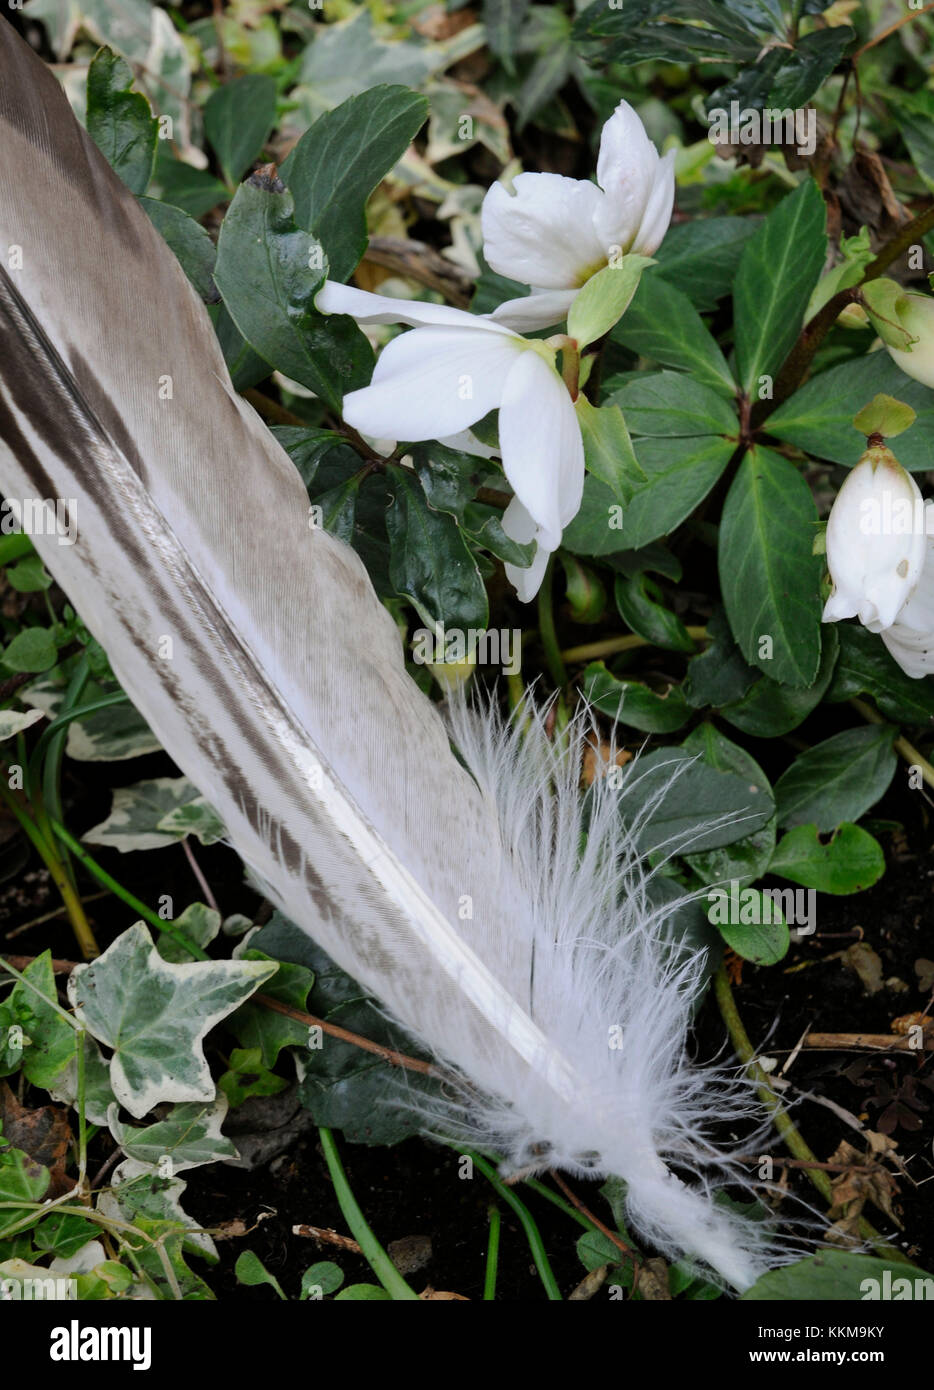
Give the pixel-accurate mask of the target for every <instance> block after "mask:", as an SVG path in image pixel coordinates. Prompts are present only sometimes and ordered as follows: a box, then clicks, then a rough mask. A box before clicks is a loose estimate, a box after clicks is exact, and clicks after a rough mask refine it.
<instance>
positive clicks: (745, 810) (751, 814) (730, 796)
mask: <svg viewBox="0 0 934 1390" xmlns="http://www.w3.org/2000/svg"><path fill="white" fill-rule="evenodd" d="M698 751H700V750H698V749H697V748H694V749H692V750H691V751H690V752H687V751H685V750H684V749H682V748H659V749H658V750H657V751H656V752H654V753H647V754H643V755H642V756H641V757H640V758H639V761H638V763H637V764H636V765H635V768H634V771H633V775H632V778H631V780H630V781H629V782H625V781H624V783H623V787H622V790H621V792H620V808H621V811H622V815H623V818H624V819H625V820H626V821H627V822H629V823H632V824H633V825H634V826H635V825H636V823H637V822H638V830H637V836H636V838H637V842H638V845H639V848H640V850H641V851H642V852H643V853H645V854H648V853H650V852H652V851H654V850H664V851H666V852H667V853H669V854H671V853H678V854H687V853H691V854H697V853H699V852H701V851H702V850H712V849H718V848H720V847H721V846H723V845H730V844H734V843H735V842H736V841H738V840H742V839H745V838H746V837H747V836H748V835H750V834H752V832H753V831H755V830H758V829H761V827H762V826H763V825H765V824H766V822H767V821H768V820H769V819H770V818H771V816H772V814H773V809H774V808H773V802H772V796H771V793H770V791H769V790H768V783H767V782H766V781H765V779H764V778H761V779H758V780H757V781H756V782H751V781H750V780H749V776H748V774H746V775H743V776H738V775H737V774H736V773H735V772H732V771H730V770H729V769H728V768H726V767H724V766H722V765H720V766H716V765H714V764H713V763H711V762H708V761H707V760H706V759H705V758H703V757H697V756H696V754H697V752H698ZM643 816H644V817H645V819H644V821H642V820H641V818H642V817H643Z"/></svg>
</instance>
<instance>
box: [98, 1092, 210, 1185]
mask: <svg viewBox="0 0 934 1390" xmlns="http://www.w3.org/2000/svg"><path fill="white" fill-rule="evenodd" d="M226 1115H227V1100H226V1097H225V1096H223V1095H220V1096H218V1097H217V1098H216V1099H215V1100H212V1101H211V1102H210V1103H209V1104H193V1105H191V1104H189V1105H173V1106H172V1108H171V1110H170V1111H169V1113H168V1114H167V1115H166V1116H165V1118H164V1119H161V1120H157V1121H156V1122H155V1123H154V1124H151V1125H146V1126H144V1127H143V1128H139V1127H138V1126H136V1125H125V1124H123V1123H122V1121H121V1119H120V1107H119V1106H118V1105H116V1104H114V1105H111V1107H110V1109H109V1110H108V1112H107V1124H108V1127H109V1129H110V1132H111V1134H112V1135H113V1137H114V1139H115V1140H116V1141H117V1143H118V1144H119V1145H120V1147H121V1149H122V1150H123V1152H124V1153H125V1154H126V1156H127V1158H132V1159H135V1161H136V1162H137V1163H138V1164H139V1165H140V1166H141V1167H147V1168H149V1169H150V1171H155V1170H158V1173H159V1176H160V1177H163V1178H166V1177H173V1176H174V1175H175V1174H176V1173H181V1172H184V1170H185V1169H186V1168H200V1167H201V1166H202V1164H205V1163H221V1162H223V1161H224V1160H225V1159H228V1158H236V1157H237V1150H236V1148H235V1147H234V1145H233V1144H232V1143H231V1141H230V1140H229V1139H228V1138H227V1137H226V1135H224V1134H221V1125H222V1124H223V1123H224V1120H225V1118H226Z"/></svg>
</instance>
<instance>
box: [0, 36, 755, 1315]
mask: <svg viewBox="0 0 934 1390" xmlns="http://www.w3.org/2000/svg"><path fill="white" fill-rule="evenodd" d="M0 66H2V73H0V76H2V82H0V127H2V129H0V245H2V246H3V247H8V246H13V245H15V246H19V247H21V248H22V265H21V268H18V269H12V268H7V266H5V265H2V264H0V440H2V442H0V488H2V491H3V493H4V495H5V496H6V497H7V498H30V497H40V498H46V499H50V500H52V501H54V500H56V499H67V500H68V501H69V504H70V506H71V507H72V508H73V509H74V512H75V515H74V518H73V520H74V521H75V522H76V530H77V539H76V542H75V543H74V544H60V543H59V541H60V539H61V537H59V536H56V535H55V534H54V533H52V534H45V535H37V536H36V537H35V543H36V546H37V548H38V550H39V552H40V554H41V555H42V558H43V560H44V561H45V563H46V565H47V566H48V568H49V569H50V570H51V572H52V574H53V575H54V576H55V578H56V580H57V581H58V582H59V584H60V585H61V586H62V588H63V589H64V590H65V592H66V593H67V594H68V595H69V597H70V599H71V601H72V602H73V603H74V605H75V607H76V609H77V610H78V612H79V613H80V615H81V617H82V619H83V621H84V622H85V623H86V624H87V626H88V628H89V629H90V630H91V632H92V633H93V634H94V635H95V636H96V637H97V639H98V640H99V641H100V642H101V643H102V645H103V646H104V648H105V649H106V651H107V653H108V656H109V658H110V661H111V664H112V666H113V669H114V671H115V673H116V674H117V676H118V678H119V680H120V682H121V684H122V686H123V687H124V689H125V690H126V691H127V693H128V694H129V696H130V698H131V699H132V700H133V702H134V704H135V705H136V706H137V708H138V709H139V710H140V711H141V712H142V714H143V715H144V716H145V718H146V719H147V721H148V722H149V724H150V726H151V727H152V729H153V730H154V732H155V733H156V735H157V736H158V738H159V739H160V741H161V742H162V744H163V745H164V746H165V748H166V749H168V750H169V752H170V753H171V755H172V757H173V758H174V760H175V761H176V762H177V764H178V766H179V767H180V768H181V769H182V770H183V772H185V773H186V775H187V776H188V777H190V778H191V780H192V781H193V782H194V783H195V784H196V785H197V786H198V787H199V788H200V790H201V792H202V793H203V795H204V796H205V797H206V798H207V800H208V801H209V802H210V803H211V804H212V805H213V806H214V807H215V808H216V810H217V811H218V814H219V815H220V816H221V818H222V819H223V821H224V823H225V825H226V827H227V831H228V834H229V837H230V840H231V842H232V844H233V845H234V846H235V848H236V849H237V851H238V852H239V853H240V855H241V856H242V858H243V859H244V861H245V862H246V863H247V864H248V865H249V866H250V868H251V869H252V870H253V871H254V873H255V874H256V875H257V876H258V877H259V878H260V879H261V880H262V881H263V882H264V883H265V884H266V885H268V888H269V891H270V893H271V894H272V895H273V896H274V898H275V901H276V902H277V903H278V904H279V906H280V907H281V908H282V910H283V911H284V912H285V913H286V914H287V915H288V916H289V917H290V918H291V919H292V920H293V921H295V922H296V923H298V925H299V926H300V927H301V928H302V929H303V930H305V931H306V932H308V933H309V935H311V936H312V937H314V938H315V940H317V941H318V942H319V944H320V945H321V946H322V947H323V948H324V949H325V950H326V951H328V952H329V954H330V955H331V956H332V957H333V958H334V959H335V960H336V961H337V962H338V964H339V965H341V966H342V967H343V968H344V969H345V970H347V971H349V972H350V973H351V974H352V975H353V976H354V977H355V978H356V979H358V980H359V981H360V983H361V984H362V985H364V986H365V987H366V988H367V989H369V990H371V991H372V992H373V993H374V994H376V995H377V996H378V997H379V998H380V999H381V1000H382V1001H383V1003H384V1004H385V1006H386V1007H387V1009H388V1010H389V1011H390V1012H391V1013H392V1014H393V1015H394V1016H395V1017H396V1018H397V1019H398V1020H399V1021H400V1022H401V1023H402V1024H403V1025H404V1026H405V1027H406V1028H407V1029H409V1030H410V1031H411V1032H412V1033H413V1034H414V1035H416V1036H417V1037H418V1038H420V1039H421V1040H422V1041H423V1042H424V1044H425V1045H426V1046H427V1047H428V1048H430V1049H431V1050H432V1052H433V1053H434V1054H435V1055H436V1056H437V1057H438V1058H439V1059H440V1060H442V1061H443V1062H444V1064H445V1065H446V1066H448V1067H451V1066H453V1067H455V1068H457V1069H458V1071H459V1072H460V1074H461V1075H463V1076H464V1078H465V1087H464V1091H463V1093H462V1095H461V1096H460V1097H456V1096H455V1098H454V1099H450V1098H447V1097H443V1098H440V1099H438V1100H437V1101H436V1102H431V1103H430V1105H431V1106H432V1108H431V1110H430V1113H427V1114H426V1115H425V1124H426V1128H427V1129H429V1130H434V1131H435V1132H440V1133H445V1134H448V1135H451V1134H457V1135H458V1136H459V1135H461V1134H470V1135H471V1136H474V1137H476V1138H479V1139H482V1140H483V1141H484V1142H487V1143H488V1144H490V1145H495V1146H496V1147H497V1148H498V1149H499V1151H501V1152H502V1153H503V1154H504V1156H505V1157H506V1159H507V1160H508V1161H509V1162H511V1163H513V1164H515V1165H516V1166H519V1167H521V1166H525V1165H527V1164H528V1163H529V1162H532V1163H539V1164H541V1165H542V1166H560V1167H563V1168H565V1169H567V1170H568V1171H570V1172H577V1173H587V1174H591V1173H593V1172H595V1171H596V1172H600V1171H602V1172H606V1173H614V1174H616V1175H618V1176H619V1177H622V1178H624V1179H625V1181H626V1183H627V1185H628V1198H627V1202H628V1212H629V1216H630V1219H631V1220H632V1222H633V1224H634V1226H635V1227H636V1229H637V1230H638V1231H639V1232H640V1233H641V1234H642V1235H643V1236H644V1237H645V1238H646V1239H648V1240H650V1241H652V1242H653V1243H654V1244H655V1245H656V1246H657V1247H658V1248H659V1249H661V1250H662V1251H663V1252H665V1253H666V1254H668V1255H670V1256H671V1257H676V1256H677V1255H679V1254H680V1253H682V1252H686V1253H687V1254H688V1255H689V1256H690V1257H691V1258H693V1259H695V1260H699V1261H703V1262H705V1263H706V1265H707V1266H709V1267H710V1268H711V1269H712V1270H714V1271H715V1272H716V1274H717V1275H718V1277H719V1278H720V1279H721V1280H723V1281H724V1282H726V1283H729V1284H732V1285H733V1286H735V1287H736V1288H745V1287H747V1286H748V1285H749V1284H751V1283H752V1282H753V1281H754V1279H755V1278H756V1277H757V1276H758V1274H759V1273H760V1272H761V1270H762V1269H763V1268H765V1267H766V1266H767V1264H768V1261H769V1258H770V1255H769V1250H768V1249H767V1248H766V1245H765V1244H764V1243H763V1242H764V1239H765V1238H764V1237H763V1235H762V1233H761V1228H760V1227H759V1226H758V1224H757V1223H752V1222H746V1221H744V1220H742V1219H741V1218H739V1217H738V1216H736V1215H734V1214H733V1213H732V1212H731V1211H729V1210H726V1209H724V1208H723V1207H722V1206H721V1205H719V1204H714V1202H713V1199H712V1193H713V1191H714V1188H715V1186H716V1185H717V1183H718V1182H720V1181H723V1180H724V1179H726V1180H730V1178H731V1177H732V1178H735V1177H736V1176H737V1169H736V1168H735V1166H733V1165H731V1163H730V1161H729V1160H728V1159H727V1158H726V1157H725V1156H723V1155H718V1153H717V1152H716V1150H715V1149H714V1147H713V1145H712V1143H711V1141H710V1138H709V1135H710V1131H711V1127H712V1126H713V1125H715V1124H718V1123H722V1122H724V1121H727V1122H729V1121H733V1120H735V1119H737V1118H741V1117H743V1116H745V1115H747V1114H749V1113H750V1111H751V1109H752V1108H753V1105H752V1093H751V1090H750V1088H749V1087H748V1086H746V1085H745V1084H744V1083H743V1082H741V1081H740V1080H738V1079H737V1078H736V1077H735V1076H733V1075H732V1074H730V1073H728V1072H726V1071H725V1070H716V1069H707V1070H700V1069H698V1068H696V1067H694V1066H693V1065H692V1063H691V1062H690V1061H689V1059H688V1057H687V1053H686V1049H685V1042H686V1039H687V1035H688V1030H689V1027H690V1018H691V1010H692V1007H693V1004H694V1002H695V1000H696V998H697V996H698V993H699V991H700V988H701V983H702V972H703V963H704V962H703V955H702V953H693V954H692V953H691V952H688V951H682V952H675V951H674V950H673V949H672V947H671V944H670V942H667V941H666V939H665V934H664V920H663V918H664V913H663V912H661V911H659V910H658V909H656V908H653V907H652V905H651V902H650V900H649V898H648V896H647V893H646V880H645V877H644V875H643V873H642V870H641V868H640V866H639V860H638V856H637V854H636V853H635V851H634V849H633V846H632V841H631V838H630V834H629V832H627V831H626V830H625V829H624V828H623V826H622V821H621V817H620V815H619V811H618V793H617V792H614V791H611V790H610V789H609V787H608V785H607V783H608V779H605V778H604V779H601V780H599V781H598V782H597V783H596V784H595V786H594V789H593V794H592V796H591V798H590V801H589V805H588V807H587V818H586V820H585V818H584V815H585V813H584V808H583V803H582V799H581V796H580V791H579V768H580V759H581V755H582V753H583V751H584V747H585V745H586V743H587V739H588V736H589V735H588V727H587V721H586V719H585V720H583V721H578V722H577V723H576V724H575V726H574V728H573V729H572V731H571V734H570V736H569V738H568V739H567V740H566V741H565V743H563V744H562V746H561V747H560V748H557V747H556V746H555V745H554V744H553V743H551V742H550V740H549V739H548V738H547V736H546V733H545V730H544V726H543V722H542V719H541V717H540V716H538V715H537V714H536V713H535V711H534V710H532V711H530V714H529V723H530V727H529V729H528V731H527V733H526V734H525V736H522V735H520V733H519V732H517V731H516V729H515V728H513V727H503V726H502V725H501V723H500V722H499V720H498V719H497V717H496V715H495V713H494V711H493V710H492V709H486V710H483V711H474V712H470V711H468V710H467V709H465V708H461V709H460V710H459V711H455V713H454V718H453V726H452V727H451V728H450V729H449V727H447V726H446V725H445V723H443V722H442V719H441V717H440V716H439V713H438V711H437V710H436V708H435V707H434V706H433V705H432V704H431V702H430V701H429V700H427V699H426V697H425V696H424V695H422V693H421V692H420V691H419V690H418V689H417V687H416V686H415V684H414V683H413V682H412V681H411V680H410V679H409V677H408V676H407V674H406V672H405V667H404V661H403V653H402V649H401V644H400V642H399V637H398V633H397V631H396V628H395V625H394V623H393V621H392V619H391V618H390V616H389V614H388V613H387V611H386V610H385V609H384V608H383V606H382V605H381V604H380V602H379V601H378V599H377V597H376V595H375V593H374V591H373V589H372V587H371V585H370V582H369V579H368V577H367V575H366V572H365V570H364V568H363V566H362V564H361V563H360V561H359V559H358V558H357V556H356V555H355V554H354V553H353V551H352V550H351V549H349V548H348V547H346V546H345V545H343V544H341V543H340V542H339V541H337V540H336V539H334V538H332V537H330V536H328V535H327V534H326V533H324V532H322V531H321V530H314V529H311V528H310V527H309V525H308V499H307V496H306V494H305V491H304V488H303V486H302V484H301V481H300V479H299V476H298V473H297V471H296V470H295V468H294V467H293V465H292V463H291V461H290V460H289V458H288V457H287V456H286V455H285V453H284V452H283V451H282V450H281V449H280V448H279V446H278V444H277V443H276V442H275V440H274V439H273V438H272V437H271V436H270V434H269V433H268V431H267V430H266V428H265V426H264V425H263V424H262V423H261V421H260V420H259V419H258V417H257V416H256V415H255V414H254V413H253V411H252V410H251V409H250V408H249V406H247V405H246V404H245V403H244V402H243V401H242V400H241V399H240V398H239V397H238V396H237V395H236V393H235V391H234V389H233V386H232V384H231V382H230V379H229V376H228V373H227V369H226V367H225V364H224V361H223V357H222V354H221V351H220V348H219V346H218V343H217V340H216V337H215V334H214V331H213V329H212V326H211V323H210V320H209V318H208V317H207V314H206V312H205V310H204V307H203V305H202V304H201V303H200V301H199V300H198V298H197V297H196V295H195V294H194V292H193V291H192V289H191V288H190V286H189V284H188V282H187V281H186V279H185V276H184V275H183V273H182V271H181V269H180V267H179V266H178V264H177V262H176V261H175V258H174V257H173V255H172V254H171V252H170V251H169V250H168V248H167V247H166V246H165V244H164V243H163V242H162V240H161V239H160V237H159V234H158V233H157V232H156V230H155V229H154V227H153V226H152V225H151V224H150V222H149V221H148V219H147V218H146V216H145V215H144V214H143V213H142V212H141V210H140V209H139V207H138V206H137V204H136V202H135V200H134V199H133V197H132V196H131V195H130V193H129V192H128V190H127V189H126V188H125V187H124V186H123V185H122V184H121V183H120V181H119V180H118V179H117V178H116V176H115V175H114V174H113V173H112V172H111V170H110V168H109V167H108V166H107V164H106V162H105V160H104V159H103V157H102V156H101V155H100V154H99V152H98V150H97V149H96V147H95V146H94V144H93V143H92V141H91V140H90V139H89V137H88V136H87V135H86V134H85V132H84V131H83V130H82V129H81V127H80V126H79V124H78V122H77V121H76V120H75V119H74V117H73V115H72V113H71V111H70V109H69V107H68V104H67V102H66V100H65V97H64V95H63V94H62V92H61V90H60V88H59V86H58V83H57V82H56V80H55V78H54V77H53V75H52V74H51V73H50V72H49V71H48V69H47V68H46V67H45V65H44V64H43V63H42V62H41V61H40V60H39V59H38V58H37V57H36V55H35V54H34V53H33V52H32V51H31V49H29V47H28V46H27V45H26V44H25V43H23V42H22V41H21V40H20V39H19V37H18V36H17V35H16V33H15V32H14V30H13V29H12V28H11V26H10V25H9V24H8V23H7V22H6V21H3V22H2V23H0ZM11 264H12V262H11ZM166 378H170V379H171V383H172V391H171V398H170V399H163V397H164V396H165V395H167V393H166V392H165V391H160V385H162V384H163V383H164V382H165V380H166ZM167 639H168V640H167ZM451 736H453V739H454V741H455V743H456V745H457V748H458V752H459V754H460V758H461V760H462V761H459V760H458V758H457V757H455V756H454V754H453V753H452V751H451V745H450V737H451ZM585 830H586V834H585V833H584V832H585ZM582 845H583V848H581V846H582ZM464 902H469V903H471V904H472V913H473V915H472V917H470V918H469V919H468V920H465V921H462V920H460V916H459V912H458V908H459V905H461V904H463V903H464ZM533 960H534V972H533V970H532V962H533ZM614 1030H616V1033H617V1035H618V1036H619V1037H621V1038H622V1045H621V1046H612V1045H610V1044H609V1043H608V1038H609V1037H610V1036H611V1035H612V1034H613V1033H614ZM426 1104H429V1103H428V1102H426ZM669 1165H674V1166H675V1167H677V1168H678V1170H679V1172H681V1173H683V1174H685V1176H686V1177H687V1178H688V1181H683V1180H682V1179H681V1177H678V1176H675V1174H674V1173H673V1172H672V1168H671V1166H669Z"/></svg>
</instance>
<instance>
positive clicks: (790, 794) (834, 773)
mask: <svg viewBox="0 0 934 1390" xmlns="http://www.w3.org/2000/svg"><path fill="white" fill-rule="evenodd" d="M895 733H896V731H895V730H894V729H892V728H891V727H890V726H889V725H888V724H870V725H868V727H866V728H862V729H845V730H844V731H843V732H842V733H839V734H834V735H833V737H832V738H828V739H825V740H824V742H823V743H818V744H817V745H816V746H815V747H813V748H809V749H808V751H807V752H806V753H802V754H801V755H800V756H799V757H797V758H796V759H795V761H794V762H793V763H792V765H791V767H790V768H788V770H787V772H784V773H783V774H782V776H781V777H780V778H779V779H778V781H777V782H776V784H775V801H776V804H777V806H778V823H779V825H781V826H795V825H809V824H811V823H813V824H814V825H816V826H817V828H818V830H821V831H828V830H836V828H837V826H838V825H839V824H840V823H841V821H857V820H859V818H860V816H861V815H862V814H863V813H864V812H865V811H868V810H869V808H870V806H874V805H875V803H876V802H877V801H878V800H879V798H880V797H881V796H884V795H885V793H886V791H887V790H888V786H889V783H890V782H891V780H892V778H893V777H894V775H895V768H896V765H897V762H898V759H897V758H896V756H895V753H894V751H893V748H892V740H893V739H894V738H895Z"/></svg>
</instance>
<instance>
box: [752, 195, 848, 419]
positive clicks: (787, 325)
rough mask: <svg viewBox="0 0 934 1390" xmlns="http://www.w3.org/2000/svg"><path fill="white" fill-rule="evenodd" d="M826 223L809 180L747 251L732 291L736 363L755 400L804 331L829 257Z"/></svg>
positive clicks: (772, 216) (782, 204)
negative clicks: (762, 380) (762, 381)
mask: <svg viewBox="0 0 934 1390" xmlns="http://www.w3.org/2000/svg"><path fill="white" fill-rule="evenodd" d="M826 222H827V210H826V208H825V206H824V200H823V198H822V196H821V193H820V189H819V188H818V187H817V184H816V183H815V182H814V180H813V179H810V178H806V179H805V180H804V181H803V183H801V184H800V185H799V186H798V187H797V188H796V189H795V191H794V193H792V194H790V195H789V196H788V197H787V198H784V199H783V200H782V202H780V203H779V205H778V207H777V208H776V209H775V211H774V212H771V213H769V215H768V217H767V218H766V219H765V222H764V223H763V224H762V226H761V227H760V228H759V229H758V230H757V231H756V233H755V235H754V236H752V237H750V239H749V241H748V242H747V243H746V246H745V248H744V250H743V254H742V258H741V259H740V263H739V269H738V271H737V274H736V282H735V285H734V289H733V304H734V310H735V314H736V365H737V373H738V376H739V380H740V383H741V385H742V386H743V389H744V390H745V391H746V393H747V395H748V396H749V397H750V398H752V399H755V398H756V397H757V396H758V390H759V379H760V377H763V376H771V377H774V375H775V373H776V372H777V370H778V368H779V367H780V366H781V364H782V362H783V361H784V360H785V357H786V356H787V355H788V352H789V350H790V349H791V346H792V344H793V343H794V341H795V339H796V338H797V336H798V334H799V332H800V331H801V327H802V319H803V317H804V311H805V309H806V308H807V303H808V300H809V299H810V297H811V292H812V290H813V289H814V286H815V285H816V284H817V281H818V279H819V278H820V273H821V271H822V270H823V268H824V260H825V258H826V255H827V233H826V230H825V229H826Z"/></svg>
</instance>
